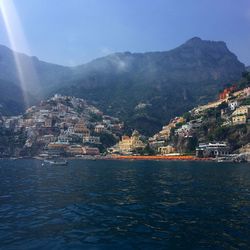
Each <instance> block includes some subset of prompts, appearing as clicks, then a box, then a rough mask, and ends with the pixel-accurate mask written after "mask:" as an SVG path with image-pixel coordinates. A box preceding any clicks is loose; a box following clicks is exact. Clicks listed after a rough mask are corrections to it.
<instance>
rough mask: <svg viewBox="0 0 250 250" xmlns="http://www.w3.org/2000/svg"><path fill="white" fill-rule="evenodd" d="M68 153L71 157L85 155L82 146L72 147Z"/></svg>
mask: <svg viewBox="0 0 250 250" xmlns="http://www.w3.org/2000/svg"><path fill="white" fill-rule="evenodd" d="M66 152H67V153H68V154H69V155H83V154H85V151H84V148H83V147H82V146H81V145H70V146H69V147H68V148H67V149H66Z"/></svg>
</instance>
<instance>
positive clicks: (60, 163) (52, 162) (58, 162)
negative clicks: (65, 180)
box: [43, 160, 68, 166]
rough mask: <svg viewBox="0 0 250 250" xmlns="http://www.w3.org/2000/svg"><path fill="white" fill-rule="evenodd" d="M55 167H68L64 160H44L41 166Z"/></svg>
mask: <svg viewBox="0 0 250 250" xmlns="http://www.w3.org/2000/svg"><path fill="white" fill-rule="evenodd" d="M45 164H49V165H56V166H66V165H68V161H66V160H44V162H43V165H45Z"/></svg>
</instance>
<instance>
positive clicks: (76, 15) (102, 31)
mask: <svg viewBox="0 0 250 250" xmlns="http://www.w3.org/2000/svg"><path fill="white" fill-rule="evenodd" d="M0 1H2V5H4V4H7V2H8V1H11V0H0ZM12 2H13V6H14V7H15V9H16V12H17V16H18V18H19V21H20V23H19V24H17V23H16V22H17V21H16V22H14V21H12V20H14V18H11V13H8V14H9V16H10V18H9V19H11V20H9V21H8V25H7V26H8V27H9V29H11V30H12V40H14V42H13V41H12V45H13V43H14V44H15V49H17V50H18V51H21V52H25V53H28V54H31V55H35V56H38V57H39V58H40V59H41V60H45V61H48V62H53V63H58V64H64V65H76V64H80V63H84V62H88V61H90V60H91V59H94V58H97V57H100V56H104V55H106V54H109V53H112V52H122V51H131V52H144V51H162V50H169V49H172V48H174V47H176V46H178V45H180V44H182V43H183V42H185V41H186V40H188V39H189V38H191V37H194V36H199V37H201V38H202V39H207V40H223V41H225V42H226V43H227V45H228V47H229V49H230V50H231V51H233V52H234V53H235V54H236V55H237V56H238V58H239V59H240V60H241V61H242V62H243V63H245V64H247V65H250V0H12ZM9 12H12V10H11V11H10V10H9ZM3 19H4V18H0V43H1V44H4V45H7V46H11V44H10V43H9V41H8V36H7V33H6V29H5V27H6V20H5V21H3ZM17 20H18V19H17ZM21 36H23V38H22V37H21Z"/></svg>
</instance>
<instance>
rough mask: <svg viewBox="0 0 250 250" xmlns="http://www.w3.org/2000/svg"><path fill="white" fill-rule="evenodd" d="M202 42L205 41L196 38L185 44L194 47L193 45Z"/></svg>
mask: <svg viewBox="0 0 250 250" xmlns="http://www.w3.org/2000/svg"><path fill="white" fill-rule="evenodd" d="M201 42H203V40H202V39H201V38H200V37H197V36H195V37H193V38H191V39H189V40H187V42H186V43H185V44H190V45H192V44H197V43H201Z"/></svg>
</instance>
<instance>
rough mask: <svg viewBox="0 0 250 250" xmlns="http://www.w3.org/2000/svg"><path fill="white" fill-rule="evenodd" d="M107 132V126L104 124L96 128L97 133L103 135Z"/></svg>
mask: <svg viewBox="0 0 250 250" xmlns="http://www.w3.org/2000/svg"><path fill="white" fill-rule="evenodd" d="M104 131H105V126H104V125H102V124H98V125H96V126H95V132H96V133H103V132H104Z"/></svg>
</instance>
